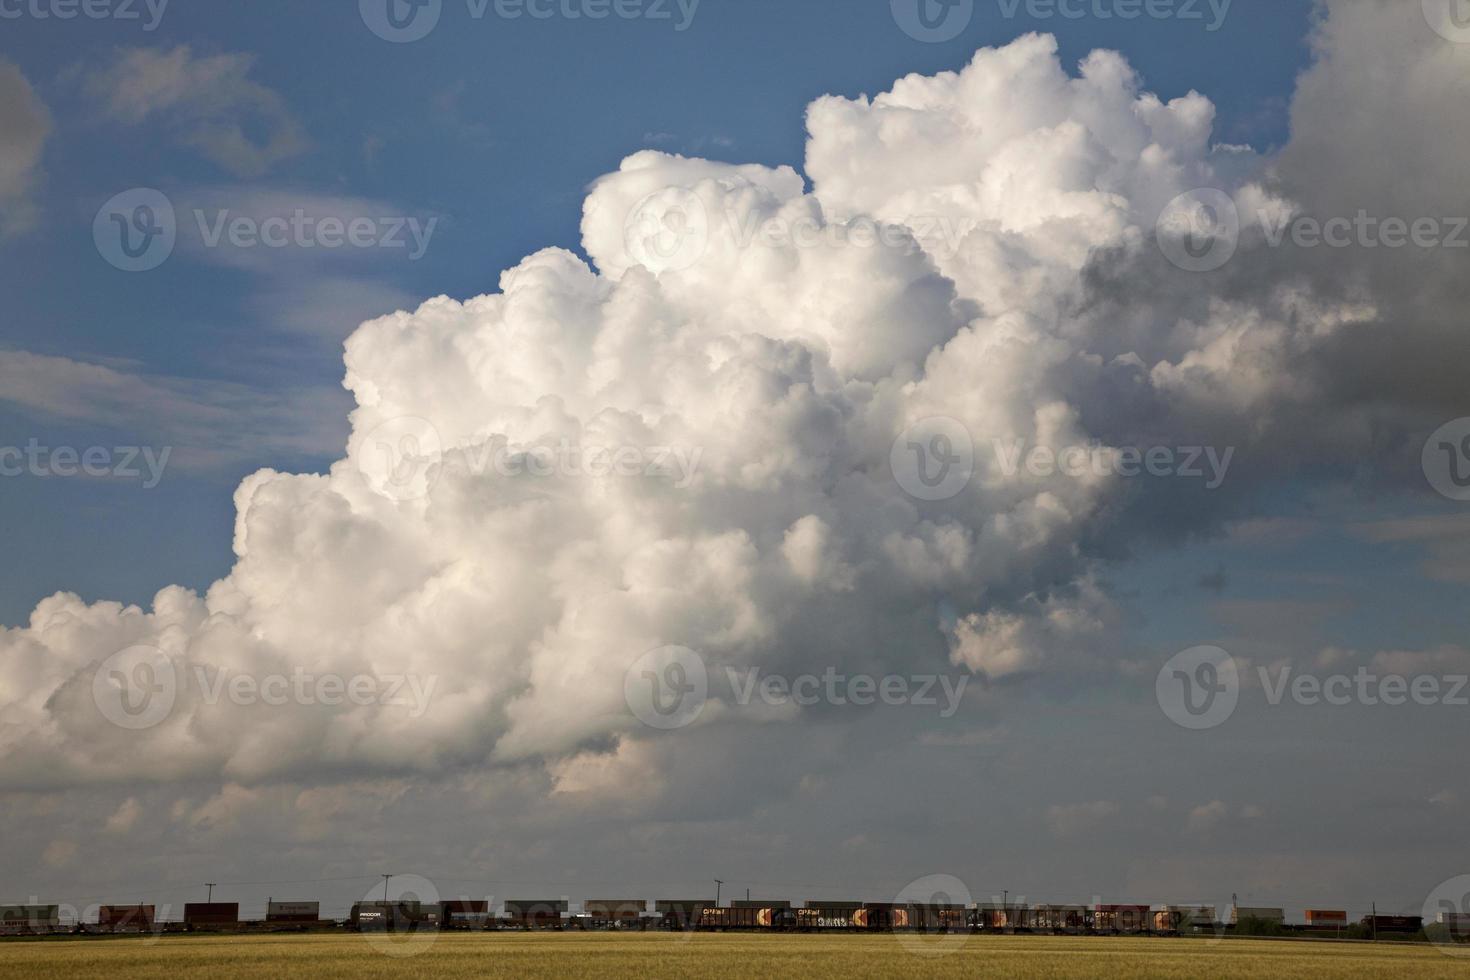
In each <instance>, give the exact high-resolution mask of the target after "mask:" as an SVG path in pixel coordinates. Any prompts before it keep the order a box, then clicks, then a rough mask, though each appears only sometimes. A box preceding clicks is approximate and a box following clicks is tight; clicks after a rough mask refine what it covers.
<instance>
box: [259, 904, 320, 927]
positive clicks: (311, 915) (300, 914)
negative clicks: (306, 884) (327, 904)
mask: <svg viewBox="0 0 1470 980" xmlns="http://www.w3.org/2000/svg"><path fill="white" fill-rule="evenodd" d="M321 909H322V906H321V903H320V902H277V901H275V900H274V899H272V900H270V901H268V902H266V905H265V926H266V929H267V930H269V931H271V932H300V931H304V930H307V929H312V928H315V927H316V926H318V925H319V924H320V922H321V917H322V914H321Z"/></svg>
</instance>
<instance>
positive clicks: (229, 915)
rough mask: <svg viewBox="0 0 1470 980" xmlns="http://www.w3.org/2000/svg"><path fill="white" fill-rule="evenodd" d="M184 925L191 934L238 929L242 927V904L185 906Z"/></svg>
mask: <svg viewBox="0 0 1470 980" xmlns="http://www.w3.org/2000/svg"><path fill="white" fill-rule="evenodd" d="M184 925H185V927H186V928H188V929H189V930H190V931H191V932H202V931H208V930H212V929H234V928H237V927H239V925H240V904H239V903H238V902H189V903H188V904H186V905H185V906H184Z"/></svg>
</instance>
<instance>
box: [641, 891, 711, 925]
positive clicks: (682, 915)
mask: <svg viewBox="0 0 1470 980" xmlns="http://www.w3.org/2000/svg"><path fill="white" fill-rule="evenodd" d="M653 907H654V910H655V911H657V912H658V918H659V925H660V926H662V927H663V928H665V929H672V930H674V931H676V932H678V931H684V930H688V929H694V928H697V927H698V926H699V920H700V918H701V917H702V916H703V915H704V910H705V909H712V908H715V907H716V906H715V903H714V901H713V900H711V899H703V898H696V899H691V898H661V899H658V900H657V901H655V902H654V903H653Z"/></svg>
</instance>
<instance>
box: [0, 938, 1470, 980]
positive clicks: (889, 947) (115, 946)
mask: <svg viewBox="0 0 1470 980" xmlns="http://www.w3.org/2000/svg"><path fill="white" fill-rule="evenodd" d="M1467 969H1470V961H1467V960H1464V959H1456V958H1453V957H1451V956H1449V955H1447V954H1445V953H1443V952H1441V951H1440V950H1438V949H1436V948H1434V947H1432V946H1419V947H1415V946H1391V945H1376V946H1374V945H1366V944H1339V943H1305V942H1267V941H1247V940H1241V941H1228V942H1220V943H1210V942H1207V941H1201V940H1189V939H1112V938H1087V937H1079V938H1071V937H1039V936H1037V937H1032V936H1010V937H992V936H963V937H960V936H949V937H935V938H932V939H928V940H921V939H917V938H912V937H898V936H887V935H884V936H815V935H813V936H808V935H764V936H763V935H709V934H700V935H693V936H680V935H667V934H660V933H652V934H608V933H591V934H532V935H507V934H483V933H482V934H468V933H460V934H445V935H429V936H418V937H413V938H403V939H393V938H390V937H386V936H376V937H369V936H358V935H350V934H344V935H320V936H290V937H284V936H250V937H241V938H222V937H187V936H179V937H173V936H169V937H164V938H162V939H156V940H155V939H110V940H90V941H55V942H52V941H48V942H24V943H6V944H3V945H0V977H27V978H52V977H97V976H105V977H108V978H116V980H124V978H138V980H142V978H154V977H169V978H175V977H178V976H181V975H183V974H185V973H189V974H194V973H196V971H197V974H198V975H205V976H209V977H212V978H221V980H223V978H232V977H271V978H276V977H313V978H323V977H402V976H405V975H411V976H414V977H533V978H534V977H587V978H593V977H595V978H608V977H700V978H724V977H729V978H745V977H771V976H811V977H847V976H879V977H904V976H925V977H938V978H943V977H974V976H976V975H984V976H1003V977H1099V976H1118V977H1188V978H1191V980H1193V978H1196V977H1201V976H1207V977H1272V978H1281V977H1287V978H1289V977H1322V976H1332V977H1383V976H1394V975H1411V976H1414V977H1464V976H1465V975H1466V972H1467Z"/></svg>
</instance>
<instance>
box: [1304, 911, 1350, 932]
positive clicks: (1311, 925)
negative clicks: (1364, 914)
mask: <svg viewBox="0 0 1470 980" xmlns="http://www.w3.org/2000/svg"><path fill="white" fill-rule="evenodd" d="M1305 914H1306V919H1307V924H1306V926H1305V927H1303V930H1302V931H1304V932H1315V933H1329V934H1334V935H1335V934H1337V933H1340V932H1342V931H1343V930H1344V929H1346V928H1347V927H1348V914H1347V911H1346V910H1345V909H1307V910H1306V913H1305Z"/></svg>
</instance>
